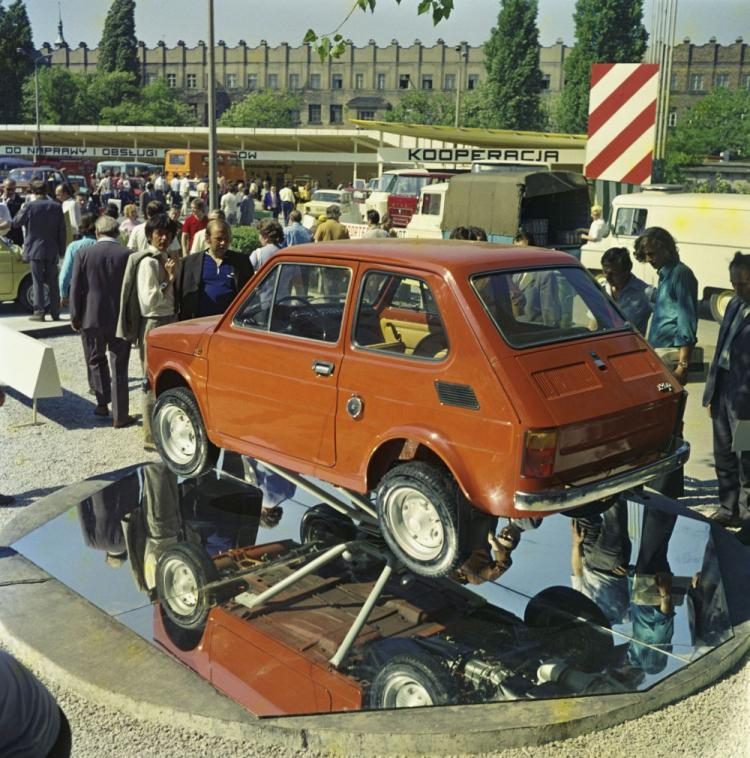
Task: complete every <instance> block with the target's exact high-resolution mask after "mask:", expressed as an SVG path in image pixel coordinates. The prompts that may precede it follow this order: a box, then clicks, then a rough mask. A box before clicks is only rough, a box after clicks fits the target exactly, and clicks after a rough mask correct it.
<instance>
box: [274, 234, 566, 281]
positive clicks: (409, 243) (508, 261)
mask: <svg viewBox="0 0 750 758" xmlns="http://www.w3.org/2000/svg"><path fill="white" fill-rule="evenodd" d="M300 256H305V257H307V256H313V257H315V258H329V259H341V260H347V261H352V260H353V261H359V262H366V263H374V264H376V265H381V266H389V267H391V266H399V267H409V268H419V269H424V270H428V271H433V272H435V273H437V274H440V275H441V276H444V275H445V274H449V273H450V274H453V275H454V276H457V277H461V278H465V277H466V276H469V275H471V274H474V273H477V272H479V271H488V270H495V269H517V268H529V267H536V266H565V265H568V266H570V265H578V264H577V261H576V260H575V258H573V256H571V255H568V254H567V253H563V252H560V251H559V250H548V249H546V248H541V247H516V246H514V245H499V244H497V243H493V242H469V241H466V240H408V239H389V240H386V239H373V240H339V241H336V242H317V243H315V244H314V245H313V246H312V247H308V246H307V245H301V246H298V245H294V246H292V247H291V248H283V249H282V250H279V252H278V253H276V255H274V257H273V259H272V260H274V261H275V260H277V259H281V258H282V257H290V258H297V257H300Z"/></svg>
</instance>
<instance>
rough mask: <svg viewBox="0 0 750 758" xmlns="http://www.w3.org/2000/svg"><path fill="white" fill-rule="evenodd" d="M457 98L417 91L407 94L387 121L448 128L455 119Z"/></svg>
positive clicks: (439, 93) (386, 118)
mask: <svg viewBox="0 0 750 758" xmlns="http://www.w3.org/2000/svg"><path fill="white" fill-rule="evenodd" d="M455 103H456V101H455V98H452V97H450V96H449V95H445V94H443V93H442V92H429V91H428V92H425V91H420V90H415V91H412V92H407V93H406V94H405V95H404V96H403V97H402V98H401V100H400V101H399V103H398V105H396V106H395V107H394V108H393V109H391V110H389V111H386V114H385V120H386V121H394V122H398V123H402V124H435V125H439V126H448V125H450V124H452V123H453V120H454V118H455V116H454V114H455Z"/></svg>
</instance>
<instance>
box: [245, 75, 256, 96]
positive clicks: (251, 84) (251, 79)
mask: <svg viewBox="0 0 750 758" xmlns="http://www.w3.org/2000/svg"><path fill="white" fill-rule="evenodd" d="M247 88H248V89H249V90H250V91H251V92H252V91H254V90H256V89H258V75H257V74H248V75H247Z"/></svg>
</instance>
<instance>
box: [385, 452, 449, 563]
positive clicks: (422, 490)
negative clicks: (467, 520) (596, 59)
mask: <svg viewBox="0 0 750 758" xmlns="http://www.w3.org/2000/svg"><path fill="white" fill-rule="evenodd" d="M376 494H377V498H376V500H377V509H378V519H379V522H380V530H381V532H382V534H383V537H384V539H385V541H386V543H387V544H388V547H389V548H390V549H391V551H392V552H393V554H394V555H395V556H396V558H397V559H398V560H399V561H401V563H403V564H404V566H406V568H407V569H409V570H410V571H412V572H413V573H415V574H419V575H421V576H431V577H437V576H445V575H446V574H449V573H450V572H451V571H452V570H453V569H454V568H456V566H458V565H459V563H460V559H461V551H460V548H459V533H458V532H459V529H458V509H459V490H458V484H457V483H456V480H455V479H454V478H453V476H452V475H451V474H450V472H448V471H446V470H445V469H441V468H438V467H437V466H434V465H432V464H429V463H424V462H422V461H413V462H410V463H402V464H400V465H397V466H395V467H394V468H392V469H391V470H390V471H388V472H387V473H386V474H385V476H384V477H383V478H382V479H381V481H380V484H379V485H378V488H377V493H376Z"/></svg>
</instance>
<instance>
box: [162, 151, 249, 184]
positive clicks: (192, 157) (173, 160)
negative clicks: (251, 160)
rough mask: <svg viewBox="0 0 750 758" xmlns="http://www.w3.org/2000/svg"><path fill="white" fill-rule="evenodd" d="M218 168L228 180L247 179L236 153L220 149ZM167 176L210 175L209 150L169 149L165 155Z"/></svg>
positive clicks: (165, 172) (200, 177) (190, 176)
mask: <svg viewBox="0 0 750 758" xmlns="http://www.w3.org/2000/svg"><path fill="white" fill-rule="evenodd" d="M216 170H217V172H218V173H219V174H220V175H222V176H224V178H225V179H226V180H227V181H228V182H238V181H245V171H244V169H243V168H242V163H241V162H240V159H239V158H238V157H237V155H236V153H233V152H231V151H229V150H219V151H218V152H217V155H216ZM164 174H165V175H166V176H172V175H173V174H177V176H187V177H189V178H192V177H194V176H197V177H198V178H199V179H203V177H205V176H208V150H180V149H175V150H167V152H166V155H165V156H164Z"/></svg>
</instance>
